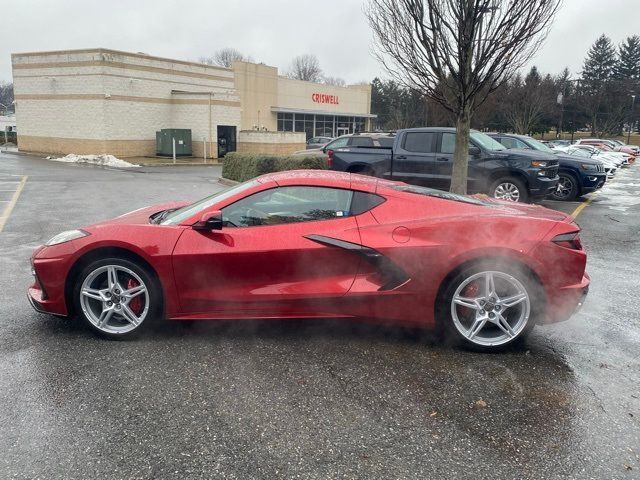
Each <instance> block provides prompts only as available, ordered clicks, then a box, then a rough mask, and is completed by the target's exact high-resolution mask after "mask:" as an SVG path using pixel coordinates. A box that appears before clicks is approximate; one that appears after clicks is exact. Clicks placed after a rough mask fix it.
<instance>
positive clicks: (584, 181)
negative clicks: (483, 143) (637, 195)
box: [489, 133, 607, 200]
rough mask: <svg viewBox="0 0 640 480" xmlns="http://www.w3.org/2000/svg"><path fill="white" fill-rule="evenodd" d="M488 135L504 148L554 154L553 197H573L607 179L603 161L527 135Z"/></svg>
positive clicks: (593, 188)
mask: <svg viewBox="0 0 640 480" xmlns="http://www.w3.org/2000/svg"><path fill="white" fill-rule="evenodd" d="M489 136H490V137H491V138H494V139H496V140H497V141H499V142H500V143H501V144H502V145H504V146H505V147H507V148H523V149H531V150H537V151H540V152H546V153H551V154H554V155H556V156H557V158H558V162H559V164H558V167H559V168H558V176H559V177H560V178H559V180H558V185H557V187H556V189H555V190H554V191H553V192H551V193H550V197H552V198H554V199H555V200H574V199H575V198H576V197H579V196H582V195H585V194H587V193H590V192H594V191H596V190H597V189H599V188H602V186H603V185H604V183H605V182H606V180H607V174H606V172H605V169H604V164H603V163H602V162H601V161H600V160H595V159H591V158H581V159H578V158H576V157H572V156H570V155H566V154H562V153H560V152H554V151H553V150H551V149H550V148H549V147H547V146H546V145H544V144H543V143H542V142H539V141H538V140H536V139H535V138H531V137H529V136H527V135H516V134H511V133H490V134H489Z"/></svg>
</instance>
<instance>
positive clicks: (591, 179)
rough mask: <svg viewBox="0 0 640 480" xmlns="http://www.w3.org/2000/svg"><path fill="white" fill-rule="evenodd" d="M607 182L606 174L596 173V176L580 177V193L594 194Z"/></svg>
mask: <svg viewBox="0 0 640 480" xmlns="http://www.w3.org/2000/svg"><path fill="white" fill-rule="evenodd" d="M606 181H607V174H606V173H598V174H596V175H583V177H582V193H590V192H595V191H596V190H598V189H599V188H602V187H603V186H604V184H605V182H606Z"/></svg>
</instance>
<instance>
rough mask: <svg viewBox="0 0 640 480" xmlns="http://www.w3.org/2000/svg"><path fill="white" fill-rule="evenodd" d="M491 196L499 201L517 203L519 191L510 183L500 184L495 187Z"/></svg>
mask: <svg viewBox="0 0 640 480" xmlns="http://www.w3.org/2000/svg"><path fill="white" fill-rule="evenodd" d="M493 196H494V197H495V198H497V199H499V200H507V201H509V202H518V201H519V200H520V189H519V188H518V186H517V185H515V184H513V183H511V182H504V183H500V184H499V185H498V186H497V187H496V189H495V191H494V193H493Z"/></svg>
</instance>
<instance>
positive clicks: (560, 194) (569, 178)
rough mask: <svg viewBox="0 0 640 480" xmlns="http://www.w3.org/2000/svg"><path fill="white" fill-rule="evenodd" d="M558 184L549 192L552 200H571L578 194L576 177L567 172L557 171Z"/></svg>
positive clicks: (578, 188)
mask: <svg viewBox="0 0 640 480" xmlns="http://www.w3.org/2000/svg"><path fill="white" fill-rule="evenodd" d="M558 176H559V177H560V179H559V180H558V186H557V188H556V190H554V191H553V193H552V194H551V198H553V199H554V200H564V201H568V202H570V201H572V200H575V199H576V197H577V196H578V195H579V194H580V186H579V184H578V179H577V178H576V177H575V176H574V175H573V174H572V173H568V172H559V173H558Z"/></svg>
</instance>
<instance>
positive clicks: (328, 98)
mask: <svg viewBox="0 0 640 480" xmlns="http://www.w3.org/2000/svg"><path fill="white" fill-rule="evenodd" d="M311 100H313V101H314V102H316V103H331V104H333V105H339V104H340V102H339V101H338V96H337V95H325V94H324V93H312V94H311Z"/></svg>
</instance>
